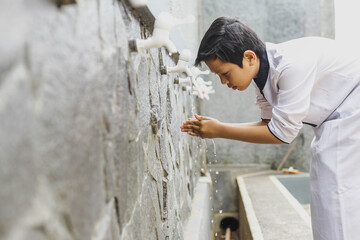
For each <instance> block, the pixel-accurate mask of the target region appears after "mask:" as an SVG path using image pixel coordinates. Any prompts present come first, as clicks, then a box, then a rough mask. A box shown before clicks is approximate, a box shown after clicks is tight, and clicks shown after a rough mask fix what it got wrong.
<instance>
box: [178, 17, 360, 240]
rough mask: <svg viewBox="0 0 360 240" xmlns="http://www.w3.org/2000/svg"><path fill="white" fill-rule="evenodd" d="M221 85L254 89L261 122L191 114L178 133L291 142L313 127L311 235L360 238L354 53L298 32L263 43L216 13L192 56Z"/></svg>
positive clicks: (359, 87) (359, 114)
mask: <svg viewBox="0 0 360 240" xmlns="http://www.w3.org/2000/svg"><path fill="white" fill-rule="evenodd" d="M202 61H204V62H205V63H206V65H207V66H208V67H209V68H210V70H211V71H212V72H214V73H216V74H217V75H219V77H220V79H221V83H222V84H227V86H228V87H229V88H232V89H234V90H240V91H243V90H245V89H247V87H248V86H249V85H250V83H253V85H254V86H255V89H256V95H257V105H258V106H259V107H260V109H261V118H262V120H261V121H259V122H253V123H240V124H228V123H222V122H219V121H218V120H216V119H213V118H209V117H203V116H198V115H195V118H193V119H188V120H187V121H185V122H184V123H183V125H182V126H181V131H182V132H187V133H188V134H190V135H191V136H199V137H202V138H227V139H234V140H240V141H245V142H252V143H269V144H281V143H290V142H291V141H292V140H293V139H294V138H295V137H296V135H297V134H298V132H299V130H300V129H301V128H302V126H303V124H309V125H311V126H313V130H314V133H315V137H314V139H313V141H312V144H311V150H312V161H311V166H310V190H311V218H312V226H313V236H314V239H315V240H320V239H321V240H343V239H344V240H354V239H360V59H359V58H358V56H356V55H355V54H354V53H353V52H352V51H348V50H345V49H344V47H343V46H340V45H338V44H337V43H336V42H335V41H333V40H330V39H324V38H315V37H312V38H301V39H296V40H292V41H288V42H285V43H281V44H272V43H266V44H264V43H263V42H262V41H261V40H260V39H259V38H258V36H257V35H256V33H255V32H253V31H252V30H251V29H250V28H248V27H247V26H245V25H244V24H243V23H241V22H240V21H239V20H238V19H237V18H230V17H221V18H218V19H216V20H215V21H214V22H213V24H212V25H211V26H210V28H209V29H208V31H207V32H206V33H205V35H204V37H203V39H202V41H201V44H200V47H199V51H198V55H197V59H196V61H195V65H199V64H200V63H201V62H202Z"/></svg>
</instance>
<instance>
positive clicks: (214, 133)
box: [180, 114, 221, 138]
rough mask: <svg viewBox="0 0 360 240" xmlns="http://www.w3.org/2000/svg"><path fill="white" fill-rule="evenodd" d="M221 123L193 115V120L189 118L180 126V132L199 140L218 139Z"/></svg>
mask: <svg viewBox="0 0 360 240" xmlns="http://www.w3.org/2000/svg"><path fill="white" fill-rule="evenodd" d="M220 126H221V123H220V122H219V121H218V120H216V119H214V118H210V117H203V116H199V115H197V114H195V118H189V119H188V120H186V121H185V122H183V124H182V125H181V126H180V128H181V131H182V132H187V133H188V134H189V135H191V136H195V137H201V138H217V137H219V129H220Z"/></svg>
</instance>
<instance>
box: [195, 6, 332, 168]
mask: <svg viewBox="0 0 360 240" xmlns="http://www.w3.org/2000/svg"><path fill="white" fill-rule="evenodd" d="M202 9H203V17H202V19H203V29H202V31H203V33H204V32H205V31H206V30H207V29H208V27H209V26H210V24H211V23H212V21H213V20H215V19H216V18H217V17H220V16H238V17H240V18H241V19H242V20H243V21H244V22H246V23H247V24H248V25H249V26H250V27H251V28H252V29H254V30H255V31H256V32H257V33H258V35H259V36H260V38H261V39H262V40H263V41H266V42H274V43H279V42H283V41H287V40H290V39H294V38H299V37H303V36H323V37H329V38H334V2H333V0H328V1H322V0H317V1H312V0H300V1H294V0H270V1H268V0H257V1H243V0H240V1H239V0H237V1H235V0H231V1H212V0H202ZM209 79H210V80H211V81H212V82H213V84H214V88H215V91H216V94H213V95H212V98H211V100H210V101H208V102H206V103H205V113H204V114H205V115H208V116H212V117H214V118H217V119H219V120H220V121H224V122H247V121H259V120H260V111H259V109H258V108H257V106H255V104H254V103H255V92H254V88H253V87H252V86H250V87H249V89H247V90H246V91H245V92H239V91H233V90H231V89H228V88H227V86H221V84H220V80H219V78H218V77H217V76H209ZM303 129H304V138H303V139H304V141H302V140H301V139H300V141H299V143H298V144H297V146H296V147H295V150H294V151H293V153H292V154H291V155H290V157H289V159H288V161H287V163H286V165H285V166H289V165H292V166H294V167H296V168H298V169H300V170H302V171H307V170H308V169H309V163H310V158H311V154H310V150H309V148H310V143H311V140H312V138H313V133H312V129H311V127H309V126H304V128H303ZM215 143H216V147H217V149H216V152H217V154H216V156H215V155H214V154H213V144H212V143H211V141H207V145H208V146H209V151H208V155H207V156H208V160H209V161H210V162H212V163H215V162H216V161H217V162H218V163H225V164H226V163H237V164H248V163H266V164H270V165H272V166H273V167H277V166H278V164H279V163H280V161H281V160H282V159H283V157H284V156H285V155H286V153H287V151H288V150H289V148H290V145H282V146H275V145H273V146H271V145H255V144H248V143H241V142H236V141H230V140H222V139H216V140H215Z"/></svg>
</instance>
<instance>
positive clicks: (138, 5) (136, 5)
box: [129, 0, 146, 8]
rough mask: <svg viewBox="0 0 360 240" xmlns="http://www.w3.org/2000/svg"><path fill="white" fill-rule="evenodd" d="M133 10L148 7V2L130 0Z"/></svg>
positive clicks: (144, 0)
mask: <svg viewBox="0 0 360 240" xmlns="http://www.w3.org/2000/svg"><path fill="white" fill-rule="evenodd" d="M129 2H130V5H131V6H132V7H133V8H141V7H145V6H146V0H129Z"/></svg>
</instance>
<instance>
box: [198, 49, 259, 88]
mask: <svg viewBox="0 0 360 240" xmlns="http://www.w3.org/2000/svg"><path fill="white" fill-rule="evenodd" d="M205 63H206V65H207V66H208V67H209V68H210V70H211V71H212V72H213V73H215V74H217V75H218V76H219V77H220V80H221V83H222V84H226V85H227V86H228V87H229V88H232V89H233V90H240V91H243V90H245V89H247V88H248V86H249V85H250V83H251V81H252V79H253V78H256V76H257V74H258V72H259V66H260V61H259V59H258V58H257V56H256V54H255V53H254V52H253V51H250V50H247V51H245V52H244V58H243V67H242V68H241V67H239V65H237V64H233V63H229V62H223V61H221V60H220V59H219V58H216V59H213V60H207V61H205Z"/></svg>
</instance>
